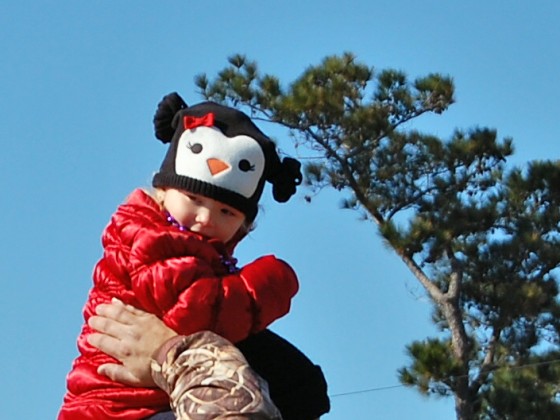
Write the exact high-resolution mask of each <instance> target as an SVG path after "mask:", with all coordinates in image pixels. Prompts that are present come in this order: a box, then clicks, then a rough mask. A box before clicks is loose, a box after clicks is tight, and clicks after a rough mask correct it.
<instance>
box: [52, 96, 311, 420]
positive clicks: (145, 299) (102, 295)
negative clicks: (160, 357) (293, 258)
mask: <svg viewBox="0 0 560 420" xmlns="http://www.w3.org/2000/svg"><path fill="white" fill-rule="evenodd" d="M154 125H155V133H156V137H157V138H158V139H160V140H161V141H162V142H164V143H170V146H169V149H168V152H167V154H166V156H165V158H164V161H163V163H162V165H161V168H160V171H159V172H158V173H156V175H155V176H154V178H153V186H154V188H155V191H154V192H153V193H152V194H148V193H146V192H145V191H143V190H140V189H138V190H135V191H134V192H132V194H131V195H130V196H129V197H128V199H127V201H126V202H125V203H124V204H123V205H121V206H120V207H119V208H118V209H117V211H116V212H115V214H114V215H113V217H112V218H111V221H110V223H109V224H108V226H107V227H106V229H105V230H104V232H103V235H102V244H103V248H104V252H103V257H102V258H101V260H100V261H99V262H98V263H97V265H96V266H95V269H94V273H93V287H92V289H91V291H90V293H89V296H88V299H87V302H86V304H85V307H84V318H85V324H84V326H83V328H82V331H81V334H80V336H79V338H78V349H79V352H80V355H79V356H78V358H77V359H76V360H75V361H74V363H73V366H72V370H71V371H70V373H69V374H68V378H67V387H68V391H67V393H66V395H65V397H64V403H63V406H62V409H61V411H60V414H59V417H58V418H59V420H86V419H95V420H99V419H141V418H146V417H149V416H151V415H152V414H154V413H157V412H161V411H165V410H168V409H169V397H168V396H167V394H166V393H165V392H164V391H162V390H160V389H156V388H135V387H130V386H127V385H124V384H120V383H117V382H113V381H111V380H110V379H109V378H107V377H105V376H103V375H100V374H98V372H97V369H98V367H99V366H100V365H102V364H105V363H116V362H115V359H113V358H111V357H109V356H107V355H105V354H104V353H102V352H100V351H99V350H97V349H95V348H94V347H93V346H91V345H89V344H88V341H87V337H88V335H89V334H91V333H92V332H93V330H92V329H91V328H90V327H88V325H87V320H88V319H89V317H90V316H92V315H94V314H95V307H96V306H97V305H98V304H100V303H108V302H110V301H111V299H112V298H113V297H116V298H118V299H120V300H121V301H123V302H124V303H127V304H130V305H132V306H134V307H137V308H140V309H142V310H144V311H147V312H151V313H153V314H155V315H156V316H157V317H159V318H160V319H162V320H163V321H164V322H165V324H167V325H168V326H169V327H170V328H171V329H173V330H174V331H176V332H177V333H179V334H182V335H189V334H191V333H194V332H197V331H202V330H211V331H213V332H215V333H217V334H219V335H221V336H223V337H224V338H226V339H227V340H229V341H231V342H234V343H236V342H239V341H240V340H243V339H245V338H247V337H248V336H250V335H252V334H254V333H257V332H259V331H262V330H264V329H265V328H266V327H267V326H268V325H269V324H270V323H272V322H273V321H274V320H276V319H277V318H279V317H281V316H283V315H285V314H286V313H287V312H288V310H289V308H290V301H291V299H292V297H293V296H294V295H295V293H296V292H297V289H298V281H297V277H296V275H295V273H294V272H293V270H292V269H291V267H290V266H289V265H287V264H286V263H285V262H283V261H281V260H279V259H277V258H275V257H274V256H271V255H269V256H265V257H261V258H259V259H257V260H255V261H254V262H252V263H250V264H247V265H246V266H244V267H243V268H241V269H239V268H237V267H236V260H235V258H233V256H232V253H233V249H234V247H235V245H236V244H237V243H238V242H239V241H240V240H241V239H242V238H243V237H244V236H245V235H246V234H247V232H248V230H249V229H250V226H251V224H252V222H253V221H254V219H255V217H256V215H257V209H258V201H259V198H260V197H261V194H262V192H263V188H264V184H265V182H266V181H268V182H270V183H271V184H272V192H273V196H274V198H275V200H276V201H279V202H285V201H287V200H288V199H289V198H290V197H291V196H292V195H293V194H294V193H295V189H296V186H297V185H298V184H299V183H301V172H300V164H299V162H298V161H296V160H295V159H291V158H285V159H283V160H280V158H279V156H278V154H277V152H276V148H275V146H274V144H273V143H272V142H271V141H270V139H269V138H267V137H266V136H265V135H264V134H263V133H262V132H261V131H260V130H259V129H258V128H257V127H256V126H255V125H254V124H253V122H252V121H251V120H250V118H249V117H248V116H247V115H245V114H244V113H242V112H240V111H238V110H235V109H233V108H230V107H226V106H222V105H219V104H216V103H212V102H204V103H201V104H197V105H194V106H191V107H189V106H187V104H186V103H185V102H184V101H183V100H182V98H181V97H180V96H179V95H178V94H176V93H172V94H169V95H167V96H166V97H165V98H163V100H162V101H161V102H160V104H159V106H158V109H157V112H156V115H155V117H154Z"/></svg>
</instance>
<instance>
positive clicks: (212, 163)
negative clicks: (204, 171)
mask: <svg viewBox="0 0 560 420" xmlns="http://www.w3.org/2000/svg"><path fill="white" fill-rule="evenodd" d="M206 163H207V164H208V169H210V173H211V174H212V176H215V175H218V174H219V173H221V172H223V171H225V170H226V169H229V168H230V166H229V165H228V164H227V163H225V162H224V161H223V160H220V159H215V158H210V159H208V160H207V161H206Z"/></svg>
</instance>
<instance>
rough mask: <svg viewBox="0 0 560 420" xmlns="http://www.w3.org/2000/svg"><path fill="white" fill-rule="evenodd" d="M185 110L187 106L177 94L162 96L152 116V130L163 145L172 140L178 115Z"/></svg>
mask: <svg viewBox="0 0 560 420" xmlns="http://www.w3.org/2000/svg"><path fill="white" fill-rule="evenodd" d="M186 108H188V105H187V104H186V102H185V101H184V100H183V98H181V97H180V96H179V94H178V93H177V92H172V93H170V94H168V95H166V96H164V97H163V99H162V100H161V102H160V103H159V104H158V107H157V110H156V114H155V115H154V130H155V134H156V137H157V138H158V139H159V140H161V141H162V142H163V143H169V142H170V141H171V140H172V139H173V134H175V129H176V128H177V122H178V118H177V116H178V113H179V111H181V110H183V109H186Z"/></svg>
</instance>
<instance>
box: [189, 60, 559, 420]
mask: <svg viewBox="0 0 560 420" xmlns="http://www.w3.org/2000/svg"><path fill="white" fill-rule="evenodd" d="M196 84H197V86H198V87H199V88H200V90H201V93H202V95H203V96H204V97H205V98H207V99H209V100H214V101H217V102H222V103H227V104H229V105H232V106H237V107H243V108H245V109H246V110H248V112H249V113H250V114H252V115H253V117H255V118H260V119H264V120H267V121H272V122H274V123H278V124H280V125H282V126H284V127H285V128H286V129H288V130H289V132H290V134H291V136H292V138H293V139H294V141H295V142H296V145H298V146H306V147H308V148H309V149H311V150H314V151H318V152H319V154H320V156H321V158H320V159H317V160H316V161H312V162H311V163H308V164H307V165H306V167H305V174H306V180H307V182H308V184H309V185H310V187H311V188H313V189H321V188H324V187H327V186H330V187H333V188H335V189H336V190H339V191H341V193H342V194H344V197H345V207H347V208H350V209H355V210H358V211H360V212H362V213H363V215H364V217H365V219H367V220H369V221H371V222H374V223H375V224H376V225H377V229H378V230H379V232H380V233H381V235H382V237H383V238H384V241H385V242H386V243H387V244H388V245H389V246H390V247H391V248H392V249H393V250H394V251H395V252H396V253H397V254H398V255H399V257H400V258H401V259H402V261H403V263H404V264H405V265H406V266H407V267H408V268H409V269H410V271H411V272H412V273H413V274H414V276H415V277H416V279H417V280H418V281H419V282H420V283H421V285H422V286H423V287H424V289H425V291H426V294H427V296H428V297H429V298H430V300H431V302H432V303H433V322H434V324H435V325H436V326H437V327H438V329H439V331H440V334H438V336H437V337H434V338H427V339H425V340H423V341H414V342H412V343H411V344H410V345H409V346H408V347H407V351H408V354H409V356H410V364H409V365H408V366H406V367H403V368H402V369H400V371H399V374H400V380H401V382H402V383H403V384H406V385H409V386H413V387H415V388H416V389H417V390H418V391H420V392H422V393H424V394H435V395H440V396H453V397H454V399H455V408H456V414H457V418H458V419H462V420H466V419H474V418H484V419H514V418H523V419H537V418H538V419H546V418H560V401H559V399H558V395H559V391H560V390H559V388H560V385H559V384H560V365H558V356H560V346H559V340H558V339H559V327H560V325H559V322H560V321H559V320H560V316H559V315H560V306H559V302H558V292H559V290H558V282H557V277H556V271H557V270H556V269H557V267H558V266H559V263H560V246H559V245H560V244H559V242H560V232H559V223H560V165H559V164H558V163H555V162H548V161H547V162H530V163H528V164H527V166H526V167H525V168H524V169H521V168H513V169H508V167H507V166H506V159H507V158H508V157H509V156H511V155H512V153H513V146H512V140H511V139H503V140H501V141H500V140H498V139H497V134H496V131H495V130H492V129H489V128H480V127H477V128H473V129H469V130H456V131H455V132H454V133H453V134H452V136H451V138H450V139H447V140H442V139H440V138H437V137H436V136H433V135H429V134H425V133H421V132H419V131H417V130H414V129H412V128H411V127H412V125H413V122H414V120H415V119H416V118H418V117H420V116H421V115H423V114H426V113H435V114H441V113H443V112H445V111H446V110H447V108H448V107H449V106H450V105H451V104H452V103H453V101H454V98H453V95H454V85H453V81H452V79H451V78H450V77H447V76H443V75H440V74H429V75H427V76H425V77H419V78H416V79H415V80H409V79H408V77H407V75H406V74H405V73H403V72H401V71H396V70H392V69H386V70H381V71H379V72H376V71H374V69H373V68H371V67H369V66H366V65H364V64H362V63H359V62H357V60H356V58H355V57H354V56H353V55H352V54H350V53H345V54H342V55H340V56H330V57H326V58H325V59H324V60H323V61H322V62H321V63H320V64H319V65H316V66H310V67H309V68H307V69H306V70H305V71H304V72H303V73H302V74H301V76H300V77H298V78H297V79H296V80H295V81H293V82H292V83H291V84H289V85H287V86H285V85H283V84H281V83H280V80H279V79H278V78H277V77H275V76H273V75H269V74H260V72H259V71H258V67H257V64H256V63H255V62H254V61H251V60H248V59H247V58H246V57H244V56H242V55H235V56H232V57H230V59H229V65H227V66H226V67H225V68H224V69H223V70H222V71H221V72H219V74H218V75H217V76H216V77H215V78H214V79H213V80H212V81H210V80H209V79H208V77H207V76H206V75H204V74H203V75H200V76H198V77H197V79H196Z"/></svg>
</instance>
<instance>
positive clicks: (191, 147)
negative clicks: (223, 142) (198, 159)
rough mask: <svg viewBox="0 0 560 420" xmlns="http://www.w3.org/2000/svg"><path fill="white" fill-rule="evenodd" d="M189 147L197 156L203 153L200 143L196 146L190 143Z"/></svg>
mask: <svg viewBox="0 0 560 420" xmlns="http://www.w3.org/2000/svg"><path fill="white" fill-rule="evenodd" d="M187 147H188V148H189V150H190V151H191V152H193V153H194V154H195V155H198V154H199V153H200V152H202V144H200V143H195V144H191V143H188V144H187Z"/></svg>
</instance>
